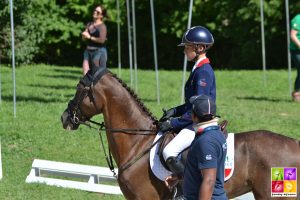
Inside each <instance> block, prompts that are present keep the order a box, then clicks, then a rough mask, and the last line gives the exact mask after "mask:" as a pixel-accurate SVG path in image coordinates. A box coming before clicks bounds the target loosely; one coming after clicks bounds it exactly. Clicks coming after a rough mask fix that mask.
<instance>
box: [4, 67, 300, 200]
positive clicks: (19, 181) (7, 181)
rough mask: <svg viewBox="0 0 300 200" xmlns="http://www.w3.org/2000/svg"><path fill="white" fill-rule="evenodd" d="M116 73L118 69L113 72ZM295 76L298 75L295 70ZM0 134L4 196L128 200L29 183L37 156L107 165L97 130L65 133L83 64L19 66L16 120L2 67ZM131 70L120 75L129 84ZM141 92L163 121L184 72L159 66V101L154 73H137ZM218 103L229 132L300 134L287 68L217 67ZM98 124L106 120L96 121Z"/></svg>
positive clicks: (8, 77) (177, 99)
mask: <svg viewBox="0 0 300 200" xmlns="http://www.w3.org/2000/svg"><path fill="white" fill-rule="evenodd" d="M112 71H113V72H117V69H112ZM292 75H293V76H292V77H293V80H294V77H295V72H293V74H292ZM0 76H1V104H0V136H1V144H2V162H3V163H2V164H3V176H4V177H3V179H2V180H1V181H0V199H1V200H2V199H3V200H12V199H20V200H21V199H22V200H24V199H30V200H35V199H36V200H40V199H63V200H69V199H70V200H71V199H72V200H73V199H123V197H122V196H110V195H102V194H95V193H89V192H84V191H78V190H71V189H63V188H57V187H51V186H46V185H40V184H26V183H25V179H26V176H27V175H28V173H29V171H30V167H31V164H32V161H33V159H35V158H38V159H46V160H55V161H62V162H72V163H80V164H88V165H98V166H106V162H105V159H104V156H103V152H102V151H100V148H99V144H100V141H99V136H98V134H97V132H95V131H94V130H91V129H89V128H87V127H80V128H79V130H78V131H76V132H72V133H69V132H66V131H65V130H64V129H63V128H62V125H61V123H60V115H61V113H62V112H63V111H64V109H65V108H66V106H67V103H68V101H69V100H70V99H71V98H72V97H73V95H74V93H75V87H76V85H77V83H78V80H79V77H80V76H81V69H79V68H75V67H57V66H46V65H34V66H22V67H20V68H17V70H16V80H17V92H16V94H17V117H16V118H14V117H13V101H12V100H13V92H12V91H13V87H12V78H11V77H12V72H11V69H10V68H8V67H3V66H1V73H0ZM129 77H130V76H129V70H127V69H125V70H122V76H121V78H122V79H123V80H124V81H125V82H127V83H128V84H130V78H129ZM138 77H139V80H138V92H137V93H138V95H139V97H140V98H141V99H142V101H143V102H144V103H145V104H146V106H147V107H148V108H149V109H150V110H151V111H152V112H153V113H154V114H155V116H157V118H159V117H160V116H161V114H162V112H161V109H162V108H169V107H172V106H176V105H179V103H180V99H181V83H182V80H181V78H182V74H181V72H179V71H160V73H159V77H160V83H161V86H160V95H161V104H160V105H157V102H156V84H155V72H154V71H145V70H139V71H138ZM216 77H217V106H218V113H219V114H220V115H221V116H222V119H227V120H228V121H229V125H228V127H227V129H228V131H229V132H235V133H237V132H242V131H249V130H256V129H267V130H271V131H274V132H277V133H280V134H283V135H287V136H289V137H293V138H297V139H300V128H299V125H300V116H299V111H300V104H297V103H294V102H292V101H291V97H290V95H289V87H288V76H287V72H286V71H283V70H277V71H268V72H267V86H266V87H264V86H263V74H262V72H261V71H216ZM94 119H95V120H97V121H100V120H101V119H102V117H100V116H97V117H95V118H94Z"/></svg>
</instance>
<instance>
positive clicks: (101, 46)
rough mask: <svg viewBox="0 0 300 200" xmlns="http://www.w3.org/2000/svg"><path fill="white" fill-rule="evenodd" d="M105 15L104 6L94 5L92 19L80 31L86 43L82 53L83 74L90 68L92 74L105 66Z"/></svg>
mask: <svg viewBox="0 0 300 200" xmlns="http://www.w3.org/2000/svg"><path fill="white" fill-rule="evenodd" d="M105 17H107V12H106V10H105V9H104V7H103V6H102V5H98V6H96V7H95V9H94V11H93V21H92V22H90V23H88V24H87V26H86V28H85V30H84V31H83V32H82V33H81V36H82V39H83V40H84V41H86V43H87V46H86V49H85V51H84V54H83V64H82V69H83V75H85V74H86V73H87V72H88V71H89V70H92V74H94V73H95V72H96V71H97V70H98V69H99V68H101V67H106V61H107V50H106V47H105V42H106V39H107V38H106V37H107V30H106V25H105V24H104V22H103V19H104V18H105Z"/></svg>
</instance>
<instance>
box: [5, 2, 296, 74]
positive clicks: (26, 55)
mask: <svg viewBox="0 0 300 200" xmlns="http://www.w3.org/2000/svg"><path fill="white" fill-rule="evenodd" d="M119 1H120V17H121V19H120V23H121V55H122V65H123V66H128V65H129V58H128V57H129V51H128V45H127V44H128V38H127V35H128V33H127V12H126V1H125V0H119ZM13 2H14V14H15V38H16V39H15V44H16V60H17V62H19V63H29V62H44V63H53V64H68V65H77V66H80V65H81V62H82V53H83V49H84V48H85V44H84V42H82V40H81V37H80V33H81V32H82V30H83V29H84V26H85V24H86V23H87V22H89V21H91V14H92V9H93V8H94V6H95V5H97V4H99V3H101V4H103V5H104V6H105V7H106V8H107V10H108V13H109V15H110V18H109V19H108V20H106V24H107V27H108V41H107V46H108V58H109V59H108V62H109V63H108V66H117V64H118V63H117V61H118V56H117V52H118V50H117V48H118V46H117V8H116V1H111V0H102V1H101V2H99V1H97V0H62V1H56V0H32V1H31V0H14V1H13ZM129 2H130V7H131V5H132V4H131V0H129ZM263 2H264V24H265V39H266V60H267V66H268V68H269V66H270V67H272V68H280V67H283V66H285V65H286V63H287V57H286V55H287V46H286V38H287V36H286V34H287V33H286V19H285V2H284V1H280V0H266V1H263ZM135 8H136V9H135V14H136V34H137V62H138V65H140V66H141V67H142V68H151V69H152V68H153V65H154V61H153V58H154V56H153V45H152V25H151V14H150V3H149V1H148V0H140V1H135ZM154 8H155V22H156V37H157V50H158V64H159V66H160V68H165V69H174V68H178V69H179V68H181V66H182V62H183V55H182V49H180V48H178V47H177V46H176V44H177V43H179V42H180V39H181V36H182V34H183V33H184V31H185V30H186V28H187V21H188V8H189V1H186V0H178V1H176V3H173V2H172V1H162V0H159V1H154ZM299 8H300V7H299V5H298V3H297V1H296V0H291V1H290V9H289V11H290V18H292V17H293V16H294V15H295V14H297V12H298V11H299ZM9 19H10V16H9V4H8V1H7V0H1V1H0V21H1V23H2V24H1V27H3V28H1V30H0V49H1V52H0V59H1V60H2V62H4V63H8V62H9V60H10V57H11V51H10V49H11V38H10V20H9ZM260 20H261V19H260V0H247V1H235V0H227V1H208V0H194V6H193V18H192V26H195V25H203V26H206V27H208V28H209V29H210V30H211V32H212V33H213V35H214V37H215V45H214V47H213V48H212V49H211V50H210V51H209V53H208V54H209V57H211V60H212V62H213V65H214V66H216V67H217V68H227V69H230V68H245V67H246V68H260V66H261V63H262V55H261V48H262V47H261V30H260V24H261V22H260Z"/></svg>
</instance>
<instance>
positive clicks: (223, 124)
mask: <svg viewBox="0 0 300 200" xmlns="http://www.w3.org/2000/svg"><path fill="white" fill-rule="evenodd" d="M227 124H228V121H227V120H224V121H222V122H221V123H220V124H219V126H220V129H221V131H222V133H223V134H224V136H225V138H226V139H227V137H228V132H227V130H226V126H227ZM176 135H177V133H175V132H172V131H169V132H166V133H165V134H164V136H162V137H163V139H162V141H161V142H160V145H159V148H158V152H157V153H158V156H159V159H160V162H161V164H162V165H163V166H164V167H165V168H166V169H167V170H169V171H170V169H169V167H168V166H167V164H166V162H165V159H164V157H163V150H164V148H165V147H166V146H167V144H169V142H171V140H172V139H173V138H174V137H175V136H176ZM188 150H189V147H188V148H186V149H185V150H183V151H182V152H181V153H180V154H181V160H182V162H183V163H184V164H185V161H186V158H187V154H188Z"/></svg>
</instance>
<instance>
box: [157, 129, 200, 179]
mask: <svg viewBox="0 0 300 200" xmlns="http://www.w3.org/2000/svg"><path fill="white" fill-rule="evenodd" d="M194 137H195V132H194V131H192V130H190V129H182V130H181V131H180V132H179V133H178V135H176V137H175V138H174V139H173V140H172V141H171V142H170V143H169V144H168V145H167V146H166V147H165V149H164V150H163V156H164V159H165V161H166V163H167V165H168V167H169V169H170V170H171V171H172V172H173V173H174V174H176V175H179V174H181V175H183V170H184V165H183V163H182V162H181V161H180V160H178V159H177V156H178V155H179V154H180V153H181V152H182V151H184V150H185V149H186V148H188V147H189V146H190V145H191V143H192V141H193V140H194Z"/></svg>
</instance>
